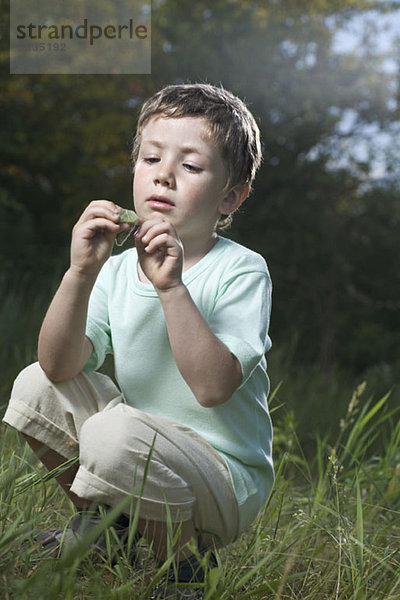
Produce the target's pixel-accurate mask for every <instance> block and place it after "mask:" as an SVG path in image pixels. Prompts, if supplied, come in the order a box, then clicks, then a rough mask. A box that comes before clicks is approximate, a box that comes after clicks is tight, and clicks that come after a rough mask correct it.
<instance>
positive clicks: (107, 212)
mask: <svg viewBox="0 0 400 600" xmlns="http://www.w3.org/2000/svg"><path fill="white" fill-rule="evenodd" d="M120 210H121V208H120V207H119V206H117V205H116V204H114V202H110V201H109V200H93V201H92V202H91V203H90V204H89V205H88V206H87V207H86V209H85V210H84V211H83V213H82V215H81V217H80V219H79V221H80V222H86V221H88V220H90V219H93V218H96V217H103V218H108V219H110V220H111V221H114V222H118V219H119V213H120Z"/></svg>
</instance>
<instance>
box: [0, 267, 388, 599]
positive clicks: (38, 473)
mask: <svg viewBox="0 0 400 600" xmlns="http://www.w3.org/2000/svg"><path fill="white" fill-rule="evenodd" d="M58 279H59V277H58V275H57V274H55V276H54V281H56V280H58ZM4 283H5V282H2V281H0V288H2V290H3V292H4V294H2V298H3V300H2V303H1V305H0V339H1V340H2V344H1V345H0V361H1V364H2V379H1V381H0V416H1V415H2V413H3V410H4V408H5V405H6V402H7V399H8V396H9V391H10V389H11V384H12V380H13V378H14V377H15V375H16V374H17V373H18V371H19V370H21V369H22V368H23V367H24V366H25V365H27V364H28V363H29V362H32V360H33V359H34V356H35V351H36V339H37V332H38V328H39V324H40V322H41V320H42V318H43V314H44V311H45V309H46V305H47V302H48V299H49V298H50V296H51V294H52V290H51V287H52V286H49V285H47V286H41V284H40V285H39V284H38V281H37V280H36V279H35V278H31V277H29V276H28V277H27V279H26V280H18V281H17V283H16V284H15V285H14V286H13V287H9V286H8V287H7V286H6V285H4V286H2V285H1V284H4ZM39 283H40V282H39ZM0 291H1V290H0ZM289 350H290V349H289ZM294 351H295V350H294ZM290 354H291V352H290V351H288V348H280V349H279V348H274V351H273V352H271V356H270V358H269V370H270V373H271V375H272V382H273V386H272V387H273V390H274V391H273V393H272V395H271V397H270V407H271V412H272V417H273V421H274V431H275V440H274V441H275V445H274V458H275V465H276V471H277V477H276V485H275V488H274V490H273V493H272V495H271V497H270V499H269V501H268V502H267V504H266V505H265V507H264V509H263V511H262V513H261V514H260V516H259V519H258V520H257V522H256V523H255V524H254V525H253V527H252V529H251V530H250V531H249V532H248V533H247V534H246V535H244V536H242V537H241V538H240V539H239V540H238V541H237V542H236V543H235V544H232V545H231V546H230V547H228V548H225V549H223V550H220V551H219V553H218V560H219V567H218V568H215V569H213V570H211V571H210V572H209V573H208V577H207V581H206V585H205V590H204V598H205V599H206V600H217V599H221V600H228V599H230V600H242V599H243V600H244V599H265V600H267V599H271V600H272V599H274V600H283V599H285V600H286V599H287V600H289V599H290V600H300V599H301V600H306V599H313V600H380V599H381V600H400V420H399V418H398V416H399V410H400V407H399V402H398V393H399V392H398V390H396V389H394V391H393V393H392V394H386V395H383V392H382V384H384V383H385V382H384V381H382V380H381V381H380V382H378V383H379V385H376V386H375V385H374V383H373V382H371V381H369V382H368V387H367V389H364V388H365V386H364V385H361V386H358V387H357V386H355V387H356V389H355V391H353V385H352V383H351V381H348V380H345V379H344V378H342V377H341V376H340V375H339V374H338V373H336V374H335V373H334V374H333V375H331V376H330V378H327V377H326V374H323V373H320V372H318V369H317V368H315V370H313V371H312V370H310V369H303V370H301V369H295V368H293V366H292V365H291V363H290V361H291V359H290ZM367 379H368V378H367ZM280 381H282V385H280V384H279V382H280ZM390 387H391V385H388V386H387V387H385V390H386V389H390ZM395 394H397V398H395V397H394V396H395ZM317 432H323V434H322V433H320V434H318V433H317ZM46 475H47V474H46V472H45V470H44V469H43V468H42V467H41V466H40V465H39V464H38V461H37V459H36V458H35V456H34V455H33V454H32V453H31V452H30V450H28V448H27V446H26V445H25V444H24V443H23V442H22V440H21V439H20V437H19V436H18V435H17V433H16V432H15V431H13V430H11V429H9V428H6V427H5V426H4V425H2V426H1V429H0V599H1V600H9V599H13V600H14V599H15V600H28V599H29V600H61V599H62V600H102V599H104V600H135V599H137V600H148V599H149V597H150V590H151V589H152V588H153V586H154V585H155V583H156V582H157V581H159V580H160V579H161V577H162V575H163V569H162V568H161V569H159V568H157V567H156V565H155V563H154V561H153V559H152V554H151V551H150V549H149V548H148V547H147V546H146V544H144V543H142V542H141V543H140V545H139V548H138V556H137V561H136V562H135V563H134V564H131V562H130V560H129V559H128V557H127V554H126V551H125V549H124V548H122V549H121V551H120V552H119V554H118V560H117V562H116V563H115V562H113V561H112V560H111V555H112V552H111V550H112V547H113V546H115V543H114V542H115V540H113V537H112V532H111V533H110V532H109V530H107V535H108V541H109V549H110V556H109V557H108V558H106V559H105V560H103V561H99V560H94V558H93V556H91V555H90V554H88V552H87V546H88V544H89V543H90V539H87V540H84V542H83V543H82V545H81V546H80V547H79V548H78V549H77V550H76V551H75V552H73V553H72V554H66V555H65V556H63V557H62V558H61V559H59V560H55V559H38V556H37V552H36V550H37V548H35V544H34V542H33V538H32V531H33V530H34V529H44V530H46V529H49V528H50V529H52V528H55V527H60V528H64V527H67V526H68V523H69V520H70V519H71V517H72V516H73V510H72V506H71V505H70V503H69V501H68V500H67V499H66V498H65V497H64V495H63V494H62V492H61V491H60V489H59V488H58V486H57V484H56V483H55V481H54V479H52V478H48V477H46ZM108 522H109V519H108V520H107V518H105V520H104V522H103V524H102V527H103V529H104V528H105V527H106V526H107V524H108ZM134 528H135V523H134V519H133V522H132V530H131V538H133V535H134Z"/></svg>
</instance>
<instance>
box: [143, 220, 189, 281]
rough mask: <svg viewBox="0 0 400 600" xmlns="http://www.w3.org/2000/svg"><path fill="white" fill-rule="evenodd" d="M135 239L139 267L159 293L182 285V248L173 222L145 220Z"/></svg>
mask: <svg viewBox="0 0 400 600" xmlns="http://www.w3.org/2000/svg"><path fill="white" fill-rule="evenodd" d="M135 239H136V249H137V252H138V257H139V263H140V266H141V268H142V270H143V273H144V274H145V275H146V277H147V278H148V279H149V280H150V281H151V283H152V284H153V285H154V287H155V288H156V290H157V291H168V290H170V289H172V288H174V287H177V286H178V285H180V284H181V283H182V266H183V245H182V242H181V241H180V239H179V237H178V234H177V233H176V231H175V229H174V227H173V226H172V225H171V223H169V222H168V221H164V220H163V219H161V218H152V219H149V220H147V221H144V222H143V223H142V224H141V225H140V227H139V229H138V231H137V232H136V234H135Z"/></svg>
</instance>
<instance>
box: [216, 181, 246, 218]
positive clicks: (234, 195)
mask: <svg viewBox="0 0 400 600" xmlns="http://www.w3.org/2000/svg"><path fill="white" fill-rule="evenodd" d="M249 191H250V186H249V184H248V183H244V184H243V183H238V185H235V186H234V187H233V188H232V189H230V190H229V191H228V193H227V194H226V196H225V197H224V198H223V199H222V200H221V202H220V205H219V212H220V214H221V215H230V214H231V213H233V212H235V210H237V209H238V208H239V206H240V205H241V204H242V203H243V202H244V201H245V200H246V198H247V196H248V195H249Z"/></svg>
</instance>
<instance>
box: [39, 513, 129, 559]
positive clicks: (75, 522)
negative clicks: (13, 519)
mask: <svg viewBox="0 0 400 600" xmlns="http://www.w3.org/2000/svg"><path fill="white" fill-rule="evenodd" d="M101 520H102V516H101V514H100V511H99V510H98V509H93V510H82V511H80V512H78V513H77V515H76V516H75V517H74V518H73V519H72V521H71V522H70V525H69V527H67V528H65V529H64V530H60V529H53V530H50V531H46V532H40V531H35V532H34V535H33V538H34V541H35V542H38V543H39V544H40V549H39V552H40V554H41V557H43V558H44V557H54V558H59V557H60V556H61V555H62V554H63V553H64V552H66V551H68V550H70V549H71V548H73V547H74V546H76V545H77V544H78V543H79V542H80V541H81V540H82V539H83V538H84V536H85V535H86V534H88V533H89V532H90V531H91V530H92V529H93V528H94V527H96V526H97V525H98V524H99V523H100V522H101ZM111 527H112V528H113V530H114V532H115V535H116V537H117V538H118V544H117V545H119V546H120V548H119V550H120V549H121V546H126V545H127V543H128V538H129V519H128V517H126V516H125V515H120V516H119V517H118V519H116V520H115V521H114V522H113V524H112V526H111ZM111 539H112V538H111ZM139 539H140V535H139V534H138V533H137V534H136V535H135V538H134V543H133V546H132V550H131V553H130V556H129V559H130V561H132V562H133V561H134V560H135V557H136V549H135V546H136V542H137V541H138V540H139ZM89 550H90V552H94V553H95V554H97V555H98V556H100V557H101V558H106V557H107V555H108V552H107V538H106V534H105V532H103V533H102V534H101V535H100V537H99V538H98V539H97V540H96V541H95V542H93V544H92V545H91V546H90V548H89ZM117 552H118V549H117Z"/></svg>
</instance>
